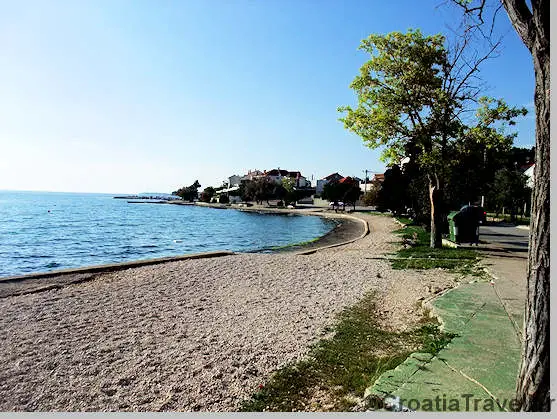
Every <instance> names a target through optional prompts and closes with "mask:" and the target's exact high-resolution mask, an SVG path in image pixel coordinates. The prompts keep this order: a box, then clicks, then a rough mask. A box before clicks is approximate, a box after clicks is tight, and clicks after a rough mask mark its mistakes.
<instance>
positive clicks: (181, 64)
mask: <svg viewBox="0 0 557 419" xmlns="http://www.w3.org/2000/svg"><path fill="white" fill-rule="evenodd" d="M440 3H442V2H441V1H440V0H435V1H429V0H408V1H398V0H393V1H379V0H374V1H371V0H363V1H353V0H345V1H341V0H336V1H325V0H260V1H256V0H251V1H247V0H244V1H240V0H235V1H224V0H220V1H216V0H198V1H186V0H176V1H162V0H161V1H155V0H152V1H139V0H135V1H123V0H110V1H100V0H98V1H85V0H80V1H73V0H68V1H64V2H61V1H48V2H47V1H41V0H38V1H26V2H17V1H16V2H13V1H12V2H8V1H4V2H0V5H1V10H2V13H1V14H0V62H1V65H0V79H1V83H0V150H1V152H0V189H20V190H47V191H80V192H109V193H139V192H144V191H154V192H170V191H172V190H174V189H177V188H178V187H180V186H183V185H189V184H191V183H192V182H193V181H194V180H195V179H199V181H200V183H201V184H202V186H203V187H205V186H209V185H216V186H218V185H220V184H221V182H222V180H224V179H225V178H226V177H228V176H229V175H232V174H243V173H245V172H246V171H247V170H249V169H260V170H263V169H272V168H276V167H280V168H282V169H288V170H300V171H302V174H304V175H305V176H306V177H308V178H309V179H311V177H312V176H313V177H314V179H317V178H321V177H323V176H326V175H328V174H329V173H332V172H336V171H338V172H340V173H341V174H343V175H356V176H361V177H363V172H362V171H363V170H364V169H370V170H372V171H373V172H383V171H384V165H383V163H381V162H380V161H379V159H378V157H379V154H380V153H379V151H377V150H370V149H368V148H366V147H364V146H363V145H362V141H361V140H360V139H359V138H358V137H356V136H355V135H353V134H350V133H348V132H347V131H345V130H344V128H343V126H342V123H341V122H339V121H338V118H339V114H338V112H337V111H336V108H337V106H339V105H346V104H353V103H355V96H354V94H353V92H352V91H351V90H350V89H349V87H348V85H349V84H350V82H351V80H352V79H353V78H354V76H355V75H356V74H357V73H358V69H359V67H360V66H361V65H362V64H363V63H364V62H365V61H366V60H367V58H368V57H366V55H365V54H364V53H363V52H361V51H358V49H357V48H358V46H359V43H360V41H361V40H362V39H363V38H365V37H367V36H368V35H369V34H370V33H387V32H391V31H406V30H407V29H409V28H420V29H422V31H423V32H424V33H426V34H434V33H438V32H446V25H447V24H452V23H454V22H455V17H456V16H457V15H458V16H459V12H458V11H457V10H456V9H454V8H452V7H449V6H446V7H441V8H440V9H437V8H436V6H438V5H439V4H440ZM501 16H502V19H500V22H499V26H498V28H499V29H500V30H501V31H503V32H508V35H507V36H506V38H505V41H504V48H503V50H502V53H501V56H500V57H499V58H497V59H494V60H491V61H490V62H489V63H488V64H487V65H486V66H484V67H483V71H482V75H483V77H484V79H485V80H486V82H487V84H488V86H489V89H488V90H486V92H485V93H486V94H488V95H491V96H496V97H503V98H505V99H506V100H507V102H508V103H510V104H513V105H521V106H529V107H530V109H532V103H533V89H534V79H533V70H532V63H531V58H530V55H529V53H528V51H527V49H526V48H525V47H524V46H523V45H522V43H521V42H520V41H519V39H518V36H517V35H516V34H515V33H514V31H512V30H510V24H509V23H508V19H507V17H506V15H505V14H504V13H503V14H502V15H501ZM518 130H519V137H518V140H517V145H520V146H532V145H533V143H534V121H533V113H532V114H531V115H530V116H529V117H527V118H526V119H525V120H523V121H522V122H520V123H519V125H518Z"/></svg>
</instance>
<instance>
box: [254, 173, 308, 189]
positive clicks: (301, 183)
mask: <svg viewBox="0 0 557 419" xmlns="http://www.w3.org/2000/svg"><path fill="white" fill-rule="evenodd" d="M263 175H264V176H267V177H268V178H269V179H271V180H272V181H273V182H275V183H279V184H280V183H282V180H283V179H284V178H290V179H294V180H295V181H296V188H310V187H311V182H309V181H308V180H307V179H306V178H305V177H304V176H302V174H301V173H300V172H289V171H288V170H281V169H273V170H269V171H268V172H267V171H265V172H263Z"/></svg>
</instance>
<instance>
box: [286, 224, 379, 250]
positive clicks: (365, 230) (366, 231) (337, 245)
mask: <svg viewBox="0 0 557 419" xmlns="http://www.w3.org/2000/svg"><path fill="white" fill-rule="evenodd" d="M337 217H338V216H337ZM337 217H333V218H337ZM339 218H350V219H352V220H358V221H359V222H361V223H362V224H363V227H364V232H363V233H362V234H361V235H360V237H356V238H355V239H351V240H347V241H345V242H342V243H335V244H330V245H328V246H323V247H317V248H315V249H310V250H304V251H301V252H297V253H295V255H296V256H304V255H311V254H313V253H316V252H318V251H320V250H325V249H331V248H333V247H339V246H344V245H346V244H350V243H354V242H355V241H358V240H361V239H363V238H364V237H365V236H367V235H368V234H369V224H368V222H367V221H366V220H362V219H361V218H358V217H354V216H351V215H344V214H343V215H341V216H340V217H339Z"/></svg>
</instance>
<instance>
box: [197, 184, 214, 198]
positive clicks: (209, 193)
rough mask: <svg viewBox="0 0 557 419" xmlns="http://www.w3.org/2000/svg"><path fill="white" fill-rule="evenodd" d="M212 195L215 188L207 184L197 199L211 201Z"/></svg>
mask: <svg viewBox="0 0 557 419" xmlns="http://www.w3.org/2000/svg"><path fill="white" fill-rule="evenodd" d="M213 196H215V188H213V187H212V186H208V187H206V188H205V189H203V192H201V197H200V198H199V200H200V201H203V202H211V198H212V197H213Z"/></svg>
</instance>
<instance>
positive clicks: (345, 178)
mask: <svg viewBox="0 0 557 419" xmlns="http://www.w3.org/2000/svg"><path fill="white" fill-rule="evenodd" d="M338 183H358V182H357V181H356V180H354V179H353V178H351V177H350V176H346V177H343V178H342V179H341V180H339V181H338Z"/></svg>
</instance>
